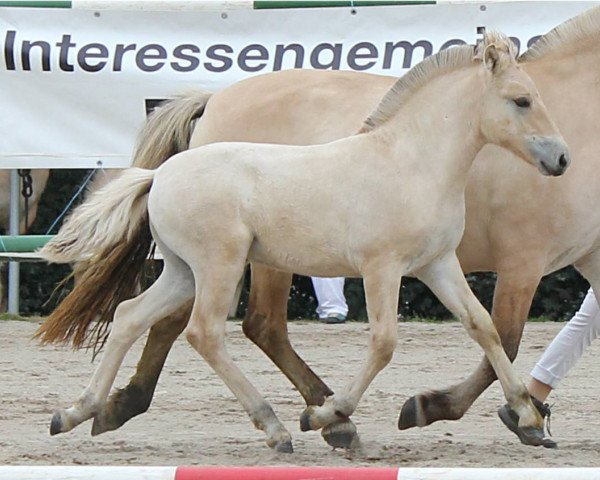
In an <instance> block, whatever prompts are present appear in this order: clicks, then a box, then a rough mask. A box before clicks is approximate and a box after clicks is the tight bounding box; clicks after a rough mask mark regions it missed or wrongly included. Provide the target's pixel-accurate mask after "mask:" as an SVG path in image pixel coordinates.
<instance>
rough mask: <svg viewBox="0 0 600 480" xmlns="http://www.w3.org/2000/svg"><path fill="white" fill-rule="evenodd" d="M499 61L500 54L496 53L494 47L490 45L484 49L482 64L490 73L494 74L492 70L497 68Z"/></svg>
mask: <svg viewBox="0 0 600 480" xmlns="http://www.w3.org/2000/svg"><path fill="white" fill-rule="evenodd" d="M499 61H500V54H499V53H498V49H497V48H496V45H494V44H491V45H488V46H487V47H485V50H484V51H483V64H484V65H485V67H486V68H488V69H489V70H490V71H492V72H494V70H495V69H496V67H497V66H498V63H499Z"/></svg>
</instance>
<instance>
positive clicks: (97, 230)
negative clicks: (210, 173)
mask: <svg viewBox="0 0 600 480" xmlns="http://www.w3.org/2000/svg"><path fill="white" fill-rule="evenodd" d="M154 174H155V171H154V170H143V169H140V168H131V169H129V170H126V171H124V172H123V173H122V174H121V175H120V176H119V177H118V178H117V179H115V180H113V181H112V182H110V183H108V184H107V185H106V186H105V187H104V188H102V189H100V190H97V191H95V192H93V193H92V194H91V195H90V196H89V197H88V199H87V200H86V201H85V203H83V204H82V205H80V206H79V207H77V208H76V209H75V210H74V211H73V213H72V214H71V215H70V216H69V217H68V218H67V220H66V221H65V223H64V224H63V226H62V227H61V229H60V231H59V232H58V234H57V235H56V236H55V237H54V238H53V239H52V240H51V241H50V242H48V243H47V244H46V246H45V247H44V248H42V249H41V250H40V251H39V254H40V256H41V257H42V258H43V259H44V260H47V261H48V262H53V263H73V262H82V264H83V265H84V268H83V269H80V270H82V276H81V278H80V281H78V282H77V285H76V286H75V288H74V289H73V291H72V292H71V293H70V294H69V295H68V296H67V297H66V298H65V299H64V300H63V301H62V302H61V304H60V305H59V306H58V307H57V308H56V309H55V310H54V312H53V313H52V315H50V316H49V317H48V319H47V320H46V321H45V322H44V324H43V325H42V326H41V327H40V328H39V329H38V331H37V332H36V337H39V338H40V339H41V341H42V342H43V343H48V342H65V343H66V342H68V341H72V342H73V346H74V347H76V348H79V347H81V346H83V344H84V343H85V342H86V341H87V340H90V343H89V346H98V345H99V344H100V345H101V344H102V343H103V342H104V339H105V335H106V332H107V326H106V322H108V321H110V319H112V314H113V313H114V310H115V308H116V306H117V305H118V304H119V303H120V302H121V301H122V295H123V294H124V293H125V294H126V295H127V294H128V295H130V296H132V295H133V294H134V293H135V289H136V288H137V284H138V283H137V282H136V280H137V279H138V276H139V275H140V272H141V271H142V268H141V266H142V265H143V263H144V261H145V259H146V257H147V254H148V251H149V249H150V242H151V236H150V229H149V222H148V211H147V202H148V192H149V191H150V187H151V186H152V182H153V180H154ZM140 238H142V239H146V240H145V241H141V242H140ZM108 312H110V314H111V315H110V318H108V315H107V314H108ZM100 313H102V314H103V315H102V321H99V322H97V323H96V324H95V325H94V327H93V329H92V331H91V332H88V327H89V326H90V324H92V323H93V322H94V321H96V320H98V319H99V317H98V315H99V314H100ZM94 333H95V334H96V335H94ZM92 337H94V340H91V338H92Z"/></svg>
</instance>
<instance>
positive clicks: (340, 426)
mask: <svg viewBox="0 0 600 480" xmlns="http://www.w3.org/2000/svg"><path fill="white" fill-rule="evenodd" d="M321 436H322V437H323V439H324V440H325V441H326V442H327V444H328V445H330V446H331V447H333V448H345V449H353V448H355V447H356V446H357V445H358V444H359V438H358V433H357V432H356V426H355V425H354V423H352V422H351V421H350V420H347V421H344V422H339V423H334V424H331V425H327V426H326V427H325V428H323V430H322V431H321Z"/></svg>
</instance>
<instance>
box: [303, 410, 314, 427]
mask: <svg viewBox="0 0 600 480" xmlns="http://www.w3.org/2000/svg"><path fill="white" fill-rule="evenodd" d="M300 430H301V431H302V432H308V431H309V430H313V428H312V427H311V424H310V410H309V409H308V408H307V409H306V410H304V411H303V412H302V415H300Z"/></svg>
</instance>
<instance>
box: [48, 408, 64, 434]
mask: <svg viewBox="0 0 600 480" xmlns="http://www.w3.org/2000/svg"><path fill="white" fill-rule="evenodd" d="M61 432H62V419H61V417H60V412H56V413H55V414H54V415H53V416H52V421H51V422H50V435H56V434H57V433H61Z"/></svg>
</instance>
